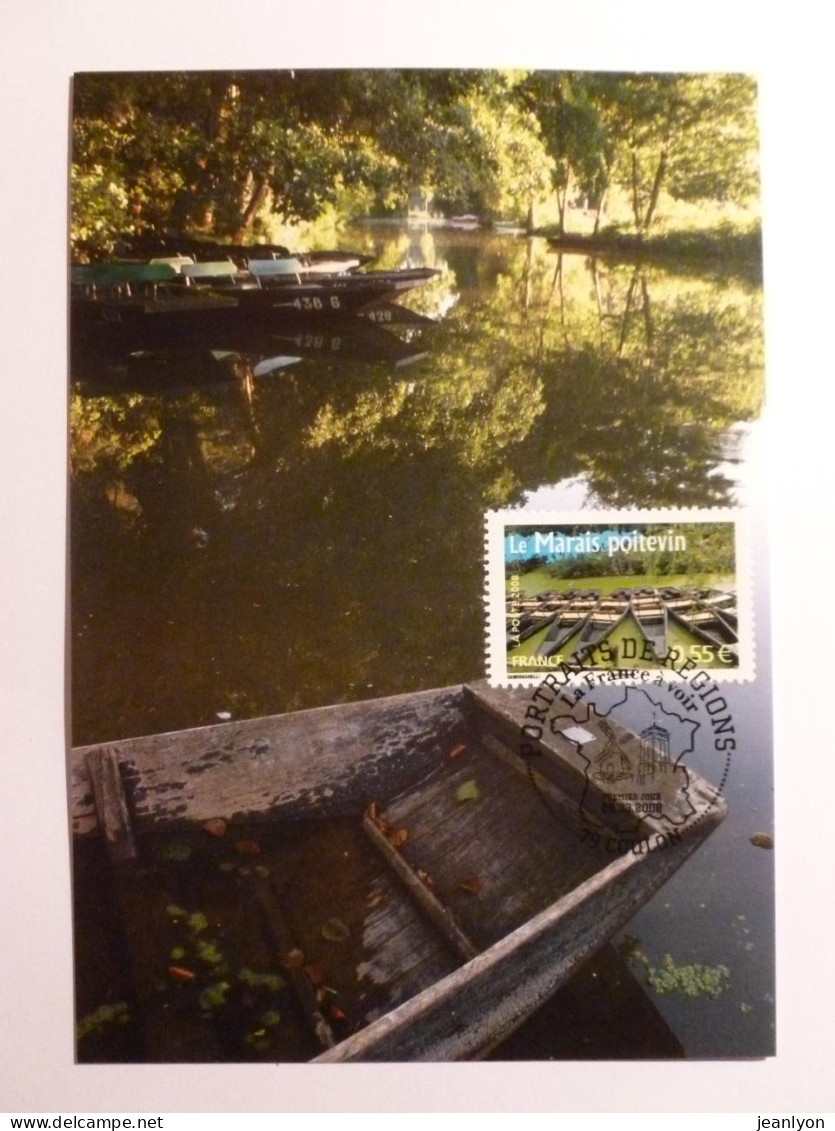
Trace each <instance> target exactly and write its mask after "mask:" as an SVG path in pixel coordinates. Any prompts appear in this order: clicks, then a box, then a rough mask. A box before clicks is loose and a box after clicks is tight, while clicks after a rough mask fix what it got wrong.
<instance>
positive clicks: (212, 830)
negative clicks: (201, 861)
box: [200, 817, 226, 837]
mask: <svg viewBox="0 0 835 1131" xmlns="http://www.w3.org/2000/svg"><path fill="white" fill-rule="evenodd" d="M200 827H201V828H202V830H203V832H204V833H208V834H209V836H216V837H222V836H226V822H225V821H224V819H223V817H210V818H209V820H208V821H204V822H203V824H202V825H201V826H200Z"/></svg>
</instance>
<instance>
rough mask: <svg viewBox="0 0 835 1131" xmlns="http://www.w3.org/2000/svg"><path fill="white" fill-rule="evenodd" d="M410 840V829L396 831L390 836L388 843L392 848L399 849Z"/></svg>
mask: <svg viewBox="0 0 835 1131" xmlns="http://www.w3.org/2000/svg"><path fill="white" fill-rule="evenodd" d="M408 839H409V830H408V829H395V830H394V832H392V833H389V834H388V842H389V844H390V845H391V846H392V848H399V847H400V845H401V844H405V843H406V841H407V840H408Z"/></svg>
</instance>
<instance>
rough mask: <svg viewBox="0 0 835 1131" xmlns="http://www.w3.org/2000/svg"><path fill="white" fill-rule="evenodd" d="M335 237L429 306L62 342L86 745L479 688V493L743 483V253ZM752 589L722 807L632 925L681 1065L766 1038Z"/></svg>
mask: <svg viewBox="0 0 835 1131" xmlns="http://www.w3.org/2000/svg"><path fill="white" fill-rule="evenodd" d="M343 244H344V246H345V247H357V248H359V249H360V250H373V251H374V252H375V253H378V256H379V259H378V264H375V265H379V266H386V267H395V266H418V265H423V264H427V265H429V266H433V267H439V268H441V269H442V271H443V274H442V275H441V276H440V277H439V278H438V279H436V280H435V281H433V282H432V283H430V284H429V285H428V286H426V287H424V288H423V289H421V290H419V291H415V292H413V293H412V294H411V295H410V296H409V297H408V298H407V299H406V300H404V302H405V304H406V305H407V306H408V307H409V308H410V309H411V310H412V311H414V312H417V313H419V314H422V315H425V316H428V317H430V318H432V319H433V320H434V322H433V324H431V325H428V324H426V323H424V322H422V321H419V320H414V319H412V320H410V321H408V322H405V323H404V322H402V321H399V320H398V316H397V314H396V312H392V311H391V310H383V311H381V312H380V313H379V315H378V316H377V319H376V320H374V321H372V320H368V319H366V320H360V319H355V320H354V324H338V325H334V326H333V327H320V326H311V325H293V324H288V325H287V326H285V327H283V328H282V329H281V331H280V332H276V333H273V334H270V335H267V336H266V338H265V336H264V335H263V334H261V333H258V334H256V333H253V334H252V336H251V338H248V337H247V335H246V334H244V335H243V337H242V338H239V339H237V340H234V341H232V340H229V339H228V338H224V339H222V340H218V341H213V340H201V341H200V342H199V343H195V344H193V345H191V346H185V345H180V346H179V347H177V348H170V347H169V348H165V349H144V350H139V351H134V352H133V353H132V354H127V353H124V352H119V351H117V350H109V351H107V352H106V353H104V354H103V353H100V352H97V351H95V350H90V349H73V351H72V367H71V368H72V372H71V378H72V385H71V426H72V476H71V554H72V582H71V585H72V627H71V633H72V739H73V743H74V744H76V745H79V744H87V743H92V742H99V741H103V740H110V739H119V738H124V737H128V736H134V735H139V734H148V733H155V732H161V731H169V730H178V729H182V728H185V727H193V726H201V725H206V724H211V723H214V722H217V721H219V720H222V719H227V718H246V717H255V716H260V715H266V714H275V713H280V712H285V711H295V710H300V709H304V708H310V707H317V706H321V705H324V704H329V703H340V702H347V701H351V700H358V699H367V698H377V697H379V696H384V695H390V694H395V693H399V692H408V691H413V690H417V689H421V688H428V687H437V686H443V685H446V684H454V683H459V682H462V681H466V680H472V679H478V678H482V677H483V675H484V670H485V669H484V615H483V604H482V597H483V584H484V564H483V552H484V530H483V516H484V512H485V510H487V509H490V508H494V507H516V506H518V507H522V506H527V507H535V508H538V509H541V508H543V507H555V506H559V507H567V508H570V509H572V510H576V509H577V508H580V507H591V506H606V507H626V506H654V507H658V506H699V507H704V506H719V505H735V504H737V503H742V504H744V505H745V504H748V503H749V502H750V501H751V500H752V498H753V497H754V495H755V490H756V487H755V485H756V476H757V459H756V453H757V447H758V421H759V417H760V413H761V410H762V401H763V362H762V325H761V314H762V294H761V285H760V281H759V275H758V271H757V269H756V265H751V264H748V265H741V266H739V267H738V268H736V269H734V268H732V267H729V266H728V265H724V266H723V268H722V269H721V270H720V269H718V268H714V269H712V270H711V271H708V272H701V273H699V272H695V271H689V270H684V269H680V268H677V267H669V266H665V267H661V266H657V265H647V264H645V265H642V266H641V265H635V264H633V263H627V262H618V261H610V260H603V259H598V260H597V261H592V260H590V259H588V257H586V256H583V255H576V254H573V255H557V254H556V253H555V252H553V251H552V250H551V249H550V248H549V246H548V244H547V243H546V242H545V241H544V240H539V239H534V240H526V239H518V238H514V237H512V236H498V235H490V234H486V233H478V232H460V231H454V230H445V229H433V230H430V231H421V230H420V229H411V230H406V229H397V228H394V227H365V228H361V229H357V230H355V231H353V232H350V233H346V235H345V237H344V239H343ZM765 584H766V579H765V578H764V577H762V576H758V577H757V610H756V612H757V620H756V625H757V649H758V652H757V667H758V678H757V680H756V681H755V682H754V683H751V684H747V685H740V686H738V687H735V688H733V689H732V690H730V691H729V692H728V698H729V702H730V705H731V708H732V710H733V712H734V718H735V720H736V721H737V725H738V730H739V733H740V735H741V741H740V744H739V748H738V750H737V751H735V754H734V759H733V763H732V767H731V771H730V773H729V775H728V780H727V783H726V787H725V794H726V796H727V799H728V802H729V809H730V812H729V817H728V819H727V820H726V822H725V823H724V825H723V826H722V827H721V828H720V829H719V830H718V832H717V833H716V834H715V835H714V836H713V837H711V838H710V839H709V841H708V842H707V844H706V845H705V846H704V847H703V848H702V849H701V850H700V852H699V853H697V855H696V856H695V857H694V858H693V859H692V860H691V861H690V862H688V864H687V865H685V867H684V868H683V869H682V870H681V871H680V872H679V873H678V874H677V875H676V877H674V879H673V880H672V881H671V882H670V883H669V884H668V885H667V886H666V887H665V888H664V889H663V890H662V891H661V892H660V893H659V895H658V896H657V897H656V898H655V899H654V900H653V901H652V902H651V903H650V904H649V905H648V906H647V907H646V908H645V909H644V910H643V911H642V912H641V913H640V914H639V915H637V916H636V918H635V919H634V920H633V922H632V923H631V924H630V926H629V928H628V931H627V932H626V935H627V936H628V937H626V938H625V939H622V940H621V943H622V949H623V951H624V952H625V953H628V954H631V956H632V957H631V958H629V961H630V963H631V965H632V969H633V971H634V972H635V974H636V976H638V977H639V978H641V979H643V980H646V978H647V976H648V973H649V974H651V972H652V971H656V972H657V971H659V970H661V969H662V968H664V964H665V962H666V959H665V956H666V955H669V956H670V962H672V964H673V968H674V969H675V970H676V971H679V972H680V976H679V974H677V975H676V976H675V977H674V978H673V981H674V982H675V983H676V986H675V987H674V988H669V987H667V988H666V989H665V988H664V986H662V985H661V981H660V980H659V978H658V977H655V978H654V984H655V988H654V989H653V988H652V986H651V985H649V986H647V993H648V994H649V995H650V996H651V997H652V1000H653V1002H654V1004H655V1006H656V1007H657V1009H658V1010H659V1011H660V1012H661V1013H662V1014H663V1016H664V1018H665V1019H666V1020H667V1023H668V1024H669V1026H670V1028H671V1029H672V1030H673V1032H674V1034H675V1036H676V1037H677V1038H678V1040H679V1041H680V1042H681V1044H682V1045H683V1046H684V1049H685V1052H686V1054H687V1055H689V1056H693V1057H706V1056H757V1055H764V1054H766V1053H768V1052H769V1051H770V1050H771V1049H772V1047H773V1042H774V1027H773V1017H774V999H773V965H774V960H773V930H772V927H773V924H772V888H771V865H772V854H771V853H770V852H768V851H766V850H764V849H762V848H758V847H755V846H754V845H752V844H751V841H750V837H751V836H752V835H753V834H754V833H756V832H767V833H771V832H772V825H771V808H770V807H771V736H770V691H769V683H768V640H767V631H766V617H767V592H766V588H765ZM696 768H697V769H700V768H701V769H702V772H706V773H708V771H709V769H710V768H709V767H699V766H696ZM708 776H709V773H708ZM720 967H724V968H727V971H728V973H727V975H725V974H722V975H721V976H720V977H719V980H720V983H721V992H719V993H718V994H716V995H715V996H713V995H712V994H711V993H710V992H709V991H708V990H707V989H706V988H705V987H706V986H708V985H709V984H710V979H709V977H707V976H706V977H700V975H701V974H704V972H705V970H708V971H714V972H715V971H717V970H718V969H719V968H720ZM666 969H667V970H669V969H670V966H669V963H667V965H666ZM688 972H689V975H691V976H690V977H688ZM650 981H653V978H652V977H651V976H650ZM685 983H686V984H687V985H688V986H689V990H684V989H682V987H683V986H684V985H685ZM659 989H661V990H664V992H659ZM522 1055H523V1054H522ZM537 1055H542V1052H541V1050H540V1051H539V1052H538V1053H537Z"/></svg>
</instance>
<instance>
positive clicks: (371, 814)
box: [363, 801, 377, 821]
mask: <svg viewBox="0 0 835 1131" xmlns="http://www.w3.org/2000/svg"><path fill="white" fill-rule="evenodd" d="M363 817H367V818H368V819H369V821H376V820H377V802H376V801H372V802H371V804H370V805H369V806H368V808H367V809H366V810H365V812H364V813H363Z"/></svg>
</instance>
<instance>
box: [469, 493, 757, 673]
mask: <svg viewBox="0 0 835 1131" xmlns="http://www.w3.org/2000/svg"><path fill="white" fill-rule="evenodd" d="M486 565H487V598H486V600H487V668H488V676H489V679H490V682H491V684H493V686H522V687H527V686H535V685H537V684H538V683H539V682H540V681H541V680H542V679H543V677H544V676H545V675H547V674H548V673H549V672H551V671H559V672H561V673H562V674H563V675H564V676H565V677H567V678H574V679H579V678H580V676H581V674H582V673H584V672H588V671H596V672H600V673H601V674H603V673H605V675H604V678H606V679H609V680H626V681H629V680H633V681H635V680H640V679H641V678H646V676H643V677H642V675H641V673H646V672H647V671H654V672H657V673H659V674H660V675H661V676H662V677H663V678H666V679H669V678H673V677H681V676H682V675H683V674H685V673H687V672H691V671H694V670H696V669H700V670H701V669H703V670H705V671H708V672H709V673H710V674H711V676H712V677H713V678H715V679H718V680H726V681H743V680H750V679H753V677H754V671H755V650H754V624H753V600H752V579H751V556H750V533H749V529H748V521H747V513H746V512H745V511H742V510H731V509H718V508H717V509H705V510H677V509H666V510H627V511H602V510H601V511H581V512H573V513H565V512H557V511H554V512H544V513H543V512H530V511H524V510H503V511H490V512H488V514H487V517H486Z"/></svg>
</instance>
